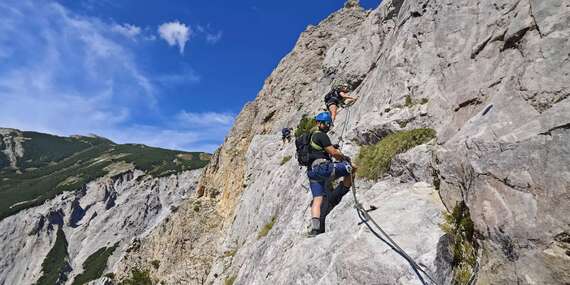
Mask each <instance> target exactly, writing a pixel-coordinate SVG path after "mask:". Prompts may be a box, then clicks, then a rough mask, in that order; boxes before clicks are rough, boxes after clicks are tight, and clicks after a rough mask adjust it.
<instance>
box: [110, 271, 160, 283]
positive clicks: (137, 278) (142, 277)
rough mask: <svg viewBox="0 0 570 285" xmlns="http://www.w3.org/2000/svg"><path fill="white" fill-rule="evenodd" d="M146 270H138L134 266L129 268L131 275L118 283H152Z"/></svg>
mask: <svg viewBox="0 0 570 285" xmlns="http://www.w3.org/2000/svg"><path fill="white" fill-rule="evenodd" d="M153 284H154V283H153V282H152V279H151V278H150V272H149V271H148V270H140V269H138V268H134V269H133V270H131V276H130V277H129V278H127V279H125V280H123V281H121V282H120V283H119V285H153Z"/></svg>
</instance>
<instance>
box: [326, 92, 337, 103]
mask: <svg viewBox="0 0 570 285" xmlns="http://www.w3.org/2000/svg"><path fill="white" fill-rule="evenodd" d="M331 100H340V95H339V94H338V91H337V90H331V91H330V92H329V93H327V95H325V102H328V101H331Z"/></svg>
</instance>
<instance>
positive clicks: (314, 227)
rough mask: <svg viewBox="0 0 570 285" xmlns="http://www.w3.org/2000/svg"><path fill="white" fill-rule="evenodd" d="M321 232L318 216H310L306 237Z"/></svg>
mask: <svg viewBox="0 0 570 285" xmlns="http://www.w3.org/2000/svg"><path fill="white" fill-rule="evenodd" d="M320 233H322V232H321V221H320V220H319V218H312V219H311V226H310V229H309V232H308V233H307V237H310V238H312V237H315V236H316V235H318V234H320Z"/></svg>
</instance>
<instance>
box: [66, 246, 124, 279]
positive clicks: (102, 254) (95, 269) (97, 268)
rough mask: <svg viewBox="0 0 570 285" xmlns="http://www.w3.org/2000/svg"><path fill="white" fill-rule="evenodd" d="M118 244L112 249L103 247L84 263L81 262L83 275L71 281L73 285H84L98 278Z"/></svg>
mask: <svg viewBox="0 0 570 285" xmlns="http://www.w3.org/2000/svg"><path fill="white" fill-rule="evenodd" d="M117 246H119V243H116V244H115V245H113V246H112V247H103V248H101V249H99V250H98V251H96V252H95V253H93V254H92V255H90V256H89V257H88V258H87V259H86V260H85V262H83V273H81V274H79V275H77V277H76V278H75V280H73V285H81V284H85V283H87V282H89V281H92V280H95V279H98V278H100V277H101V276H102V275H103V271H105V268H106V267H107V260H108V259H109V257H110V256H111V255H112V254H113V252H115V249H117Z"/></svg>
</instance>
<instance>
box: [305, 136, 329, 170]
mask: <svg viewBox="0 0 570 285" xmlns="http://www.w3.org/2000/svg"><path fill="white" fill-rule="evenodd" d="M311 140H312V141H313V142H314V143H315V144H316V145H318V146H320V147H321V148H322V150H316V149H314V148H313V147H312V146H311V153H310V154H309V157H310V164H312V163H313V161H315V160H317V159H319V158H324V159H327V160H331V156H330V155H329V154H328V153H327V152H326V150H325V148H326V147H329V146H331V145H332V143H331V139H330V138H329V136H328V135H327V134H325V133H323V132H314V133H313V136H312V137H311Z"/></svg>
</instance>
